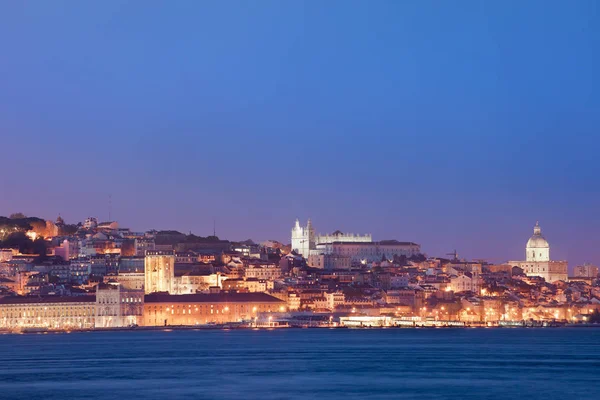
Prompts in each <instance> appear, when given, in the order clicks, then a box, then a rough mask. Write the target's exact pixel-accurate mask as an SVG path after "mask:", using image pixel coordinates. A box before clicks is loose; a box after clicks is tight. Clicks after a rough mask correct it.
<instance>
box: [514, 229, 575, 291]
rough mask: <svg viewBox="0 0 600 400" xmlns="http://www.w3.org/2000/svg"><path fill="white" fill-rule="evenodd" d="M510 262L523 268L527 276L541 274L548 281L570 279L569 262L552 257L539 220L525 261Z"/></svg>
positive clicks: (526, 249) (528, 243) (529, 241)
mask: <svg viewBox="0 0 600 400" xmlns="http://www.w3.org/2000/svg"><path fill="white" fill-rule="evenodd" d="M509 264H510V265H512V266H515V267H519V268H521V269H522V270H523V272H524V273H525V274H526V275H527V276H539V277H541V278H544V279H545V280H546V282H556V281H566V280H567V279H568V272H567V271H568V264H567V262H566V261H552V260H551V259H550V244H549V243H548V241H547V240H546V238H544V236H543V235H542V229H541V228H540V224H539V223H538V222H536V224H535V227H534V228H533V236H531V237H530V238H529V240H528V241H527V245H526V247H525V261H509Z"/></svg>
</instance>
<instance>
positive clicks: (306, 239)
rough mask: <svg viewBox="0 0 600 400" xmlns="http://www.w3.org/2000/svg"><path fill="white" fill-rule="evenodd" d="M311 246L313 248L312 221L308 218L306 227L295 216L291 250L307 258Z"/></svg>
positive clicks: (313, 233)
mask: <svg viewBox="0 0 600 400" xmlns="http://www.w3.org/2000/svg"><path fill="white" fill-rule="evenodd" d="M311 248H312V249H314V248H315V232H314V229H313V227H312V223H311V221H310V219H309V220H308V223H307V224H306V227H303V226H300V221H299V220H298V219H297V218H296V223H295V224H294V227H293V228H292V250H293V251H295V252H296V253H298V254H300V255H302V257H304V258H308V255H309V253H310V249H311Z"/></svg>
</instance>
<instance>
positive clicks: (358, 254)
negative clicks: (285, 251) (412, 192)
mask: <svg viewBox="0 0 600 400" xmlns="http://www.w3.org/2000/svg"><path fill="white" fill-rule="evenodd" d="M292 250H293V251H294V252H296V253H298V254H300V255H302V256H303V257H304V258H306V259H307V260H308V265H309V266H314V267H316V268H325V269H345V268H348V267H349V265H351V264H358V263H362V264H366V263H372V262H378V261H381V260H382V258H385V259H387V260H392V259H393V258H394V256H403V255H404V256H407V257H410V256H413V255H415V254H419V253H420V252H421V246H420V245H418V244H416V243H412V242H399V241H396V240H386V241H381V242H374V241H373V239H372V236H371V235H370V234H367V235H355V234H353V233H351V234H348V233H343V232H340V231H335V232H333V233H332V234H326V235H321V234H319V235H315V232H314V228H313V226H312V223H311V221H310V219H309V220H308V223H307V224H306V226H300V221H299V220H296V223H295V225H294V227H293V228H292Z"/></svg>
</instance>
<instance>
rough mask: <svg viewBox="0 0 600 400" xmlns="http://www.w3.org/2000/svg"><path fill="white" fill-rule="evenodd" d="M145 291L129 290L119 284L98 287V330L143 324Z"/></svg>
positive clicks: (111, 283) (103, 284)
mask: <svg viewBox="0 0 600 400" xmlns="http://www.w3.org/2000/svg"><path fill="white" fill-rule="evenodd" d="M143 306H144V291H143V290H139V289H138V290H136V289H127V288H124V287H122V286H121V285H120V284H119V283H117V282H109V283H100V284H99V285H98V286H96V318H95V321H94V323H95V327H96V328H116V327H124V326H132V325H138V324H140V323H142V313H143V311H144V309H143Z"/></svg>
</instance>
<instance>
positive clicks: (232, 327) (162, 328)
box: [0, 324, 600, 335]
mask: <svg viewBox="0 0 600 400" xmlns="http://www.w3.org/2000/svg"><path fill="white" fill-rule="evenodd" d="M473 328H480V329H482V328H484V329H494V328H495V329H506V328H600V324H560V325H559V324H554V325H549V324H548V325H542V324H536V325H531V324H518V325H517V324H515V325H485V324H470V325H463V326H456V325H419V324H416V325H413V326H408V325H402V326H340V325H337V326H278V327H276V326H246V325H244V326H242V325H231V324H223V325H189V326H188V325H173V326H137V327H119V328H94V329H44V328H24V329H15V330H0V334H4V335H6V334H13V335H21V334H49V333H75V332H135V331H138V332H139V331H142V332H144V331H146V332H147V331H163V332H169V331H205V330H209V331H219V330H220V331H229V330H252V331H273V330H279V329H285V330H305V329H310V330H315V329H317V330H318V329H323V330H338V329H343V330H377V329H386V330H388V329H389V330H401V329H417V330H422V329H425V330H429V329H448V330H456V329H473Z"/></svg>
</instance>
